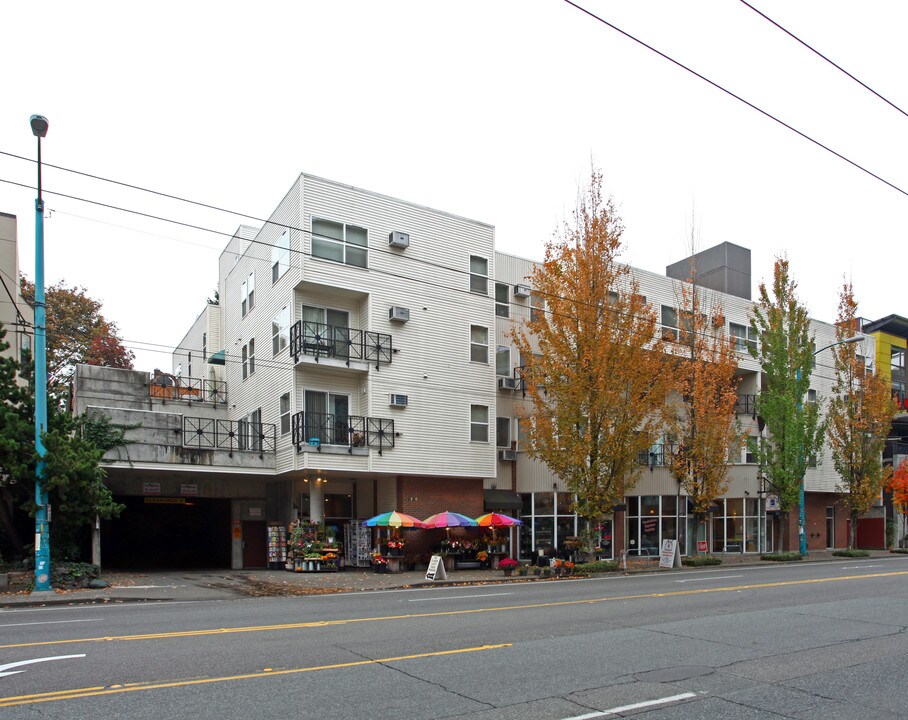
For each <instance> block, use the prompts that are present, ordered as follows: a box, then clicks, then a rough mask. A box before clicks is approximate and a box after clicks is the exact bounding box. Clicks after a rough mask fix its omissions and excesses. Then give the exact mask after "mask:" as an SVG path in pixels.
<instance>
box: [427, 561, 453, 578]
mask: <svg viewBox="0 0 908 720" xmlns="http://www.w3.org/2000/svg"><path fill="white" fill-rule="evenodd" d="M447 579H448V574H447V573H446V572H445V564H444V563H443V562H442V561H441V555H433V556H432V559H431V560H429V569H428V570H426V580H447Z"/></svg>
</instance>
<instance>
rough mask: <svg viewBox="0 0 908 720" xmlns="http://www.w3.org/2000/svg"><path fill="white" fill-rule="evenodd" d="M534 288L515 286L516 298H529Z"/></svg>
mask: <svg viewBox="0 0 908 720" xmlns="http://www.w3.org/2000/svg"><path fill="white" fill-rule="evenodd" d="M531 291H532V288H531V287H530V286H529V285H515V286H514V297H529V296H530V292H531Z"/></svg>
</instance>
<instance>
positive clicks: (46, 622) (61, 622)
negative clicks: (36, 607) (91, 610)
mask: <svg viewBox="0 0 908 720" xmlns="http://www.w3.org/2000/svg"><path fill="white" fill-rule="evenodd" d="M77 622H101V618H85V619H84V620H44V621H43V622H27V623H7V624H6V625H0V627H22V626H23V625H62V624H64V623H77Z"/></svg>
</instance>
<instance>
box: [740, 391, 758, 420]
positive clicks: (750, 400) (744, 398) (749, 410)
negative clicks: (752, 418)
mask: <svg viewBox="0 0 908 720" xmlns="http://www.w3.org/2000/svg"><path fill="white" fill-rule="evenodd" d="M756 412H757V396H756V395H738V398H737V400H735V414H736V415H754V414H756Z"/></svg>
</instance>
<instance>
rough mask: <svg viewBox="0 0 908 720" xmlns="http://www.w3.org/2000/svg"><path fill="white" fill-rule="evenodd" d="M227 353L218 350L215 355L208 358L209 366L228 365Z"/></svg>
mask: <svg viewBox="0 0 908 720" xmlns="http://www.w3.org/2000/svg"><path fill="white" fill-rule="evenodd" d="M226 355H227V351H226V350H218V351H217V352H216V353H214V355H212V356H211V357H209V358H208V364H209V365H226V364H227V356H226Z"/></svg>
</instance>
